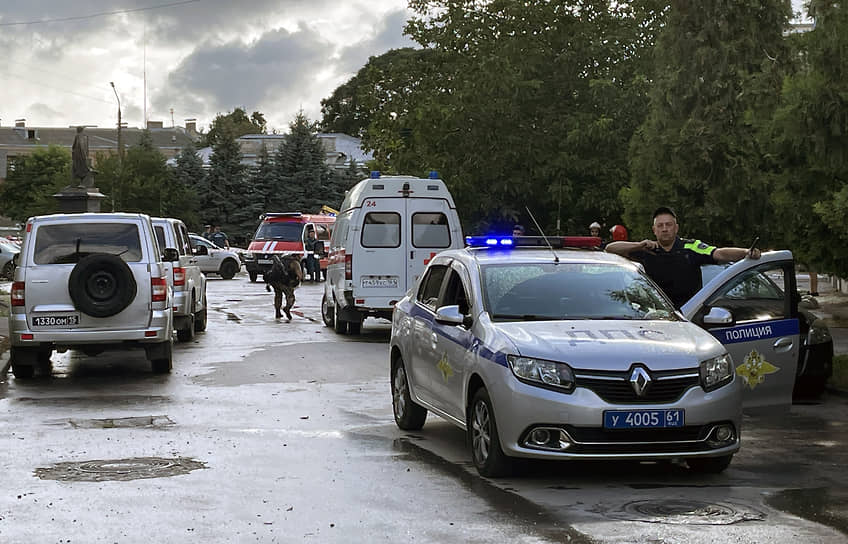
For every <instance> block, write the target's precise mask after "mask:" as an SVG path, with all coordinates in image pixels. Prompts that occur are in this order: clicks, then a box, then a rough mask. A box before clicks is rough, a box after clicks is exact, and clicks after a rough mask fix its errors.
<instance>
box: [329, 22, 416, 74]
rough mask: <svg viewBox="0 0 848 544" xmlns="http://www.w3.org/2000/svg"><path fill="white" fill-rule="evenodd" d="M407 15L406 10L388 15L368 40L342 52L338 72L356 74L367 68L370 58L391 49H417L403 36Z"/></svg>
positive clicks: (414, 44)
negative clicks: (364, 67)
mask: <svg viewBox="0 0 848 544" xmlns="http://www.w3.org/2000/svg"><path fill="white" fill-rule="evenodd" d="M407 15H408V14H407V13H406V12H405V11H404V10H398V11H393V12H390V13H387V14H386V15H385V16H384V18H383V19H382V20H381V21H380V26H379V27H378V29H377V31H376V32H374V33H373V35H371V36H369V37H366V39H364V40H362V41H360V42H358V43H356V44H354V45H351V46H350V47H345V48H344V49H343V50H342V51H341V56H340V58H339V60H338V68H337V71H338V72H340V73H348V74H355V73H356V72H358V71H359V69H360V68H362V67H363V66H365V64H366V63H367V62H368V58H369V57H371V56H379V55H382V54H383V53H385V52H387V51H388V50H389V49H399V48H401V47H417V44H416V43H415V42H414V41H412V39H410V38H409V37H408V36H404V35H403V27H404V26H405V25H406V20H407Z"/></svg>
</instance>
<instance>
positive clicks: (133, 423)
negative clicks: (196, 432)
mask: <svg viewBox="0 0 848 544" xmlns="http://www.w3.org/2000/svg"><path fill="white" fill-rule="evenodd" d="M51 424H54V425H70V426H71V427H73V428H74V429H129V428H139V427H155V428H160V427H167V426H170V425H173V424H174V422H173V421H171V418H169V417H168V416H140V417H118V418H104V419H75V418H70V419H58V420H55V421H52V422H51Z"/></svg>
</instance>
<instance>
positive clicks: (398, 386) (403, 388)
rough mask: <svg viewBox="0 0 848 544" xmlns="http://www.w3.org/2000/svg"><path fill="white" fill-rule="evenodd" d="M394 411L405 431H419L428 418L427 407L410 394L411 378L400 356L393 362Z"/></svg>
mask: <svg viewBox="0 0 848 544" xmlns="http://www.w3.org/2000/svg"><path fill="white" fill-rule="evenodd" d="M391 386H392V411H393V412H394V414H395V423H396V424H397V426H398V428H400V429H403V430H404V431H417V430H419V429H421V427H423V426H424V421H425V420H426V419H427V409H426V408H424V407H423V406H420V405H418V404H416V403H415V402H414V401H413V400H412V395H410V394H409V380H408V379H407V376H406V367H404V365H403V359H402V358H400V357H398V358H397V359H396V360H395V361H394V363H393V364H392V376H391Z"/></svg>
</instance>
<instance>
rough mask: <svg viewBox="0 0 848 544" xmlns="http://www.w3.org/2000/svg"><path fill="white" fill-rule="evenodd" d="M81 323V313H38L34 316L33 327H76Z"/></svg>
mask: <svg viewBox="0 0 848 544" xmlns="http://www.w3.org/2000/svg"><path fill="white" fill-rule="evenodd" d="M77 325H79V314H65V315H38V316H34V317H33V318H32V326H33V327H57V328H58V327H75V326H77Z"/></svg>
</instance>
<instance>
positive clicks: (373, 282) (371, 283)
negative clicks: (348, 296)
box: [362, 276, 398, 289]
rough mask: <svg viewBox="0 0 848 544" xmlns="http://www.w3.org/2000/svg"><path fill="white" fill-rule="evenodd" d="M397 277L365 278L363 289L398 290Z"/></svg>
mask: <svg viewBox="0 0 848 544" xmlns="http://www.w3.org/2000/svg"><path fill="white" fill-rule="evenodd" d="M397 286H398V279H397V276H383V277H381V276H365V277H363V278H362V287H376V288H389V289H391V288H397Z"/></svg>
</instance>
